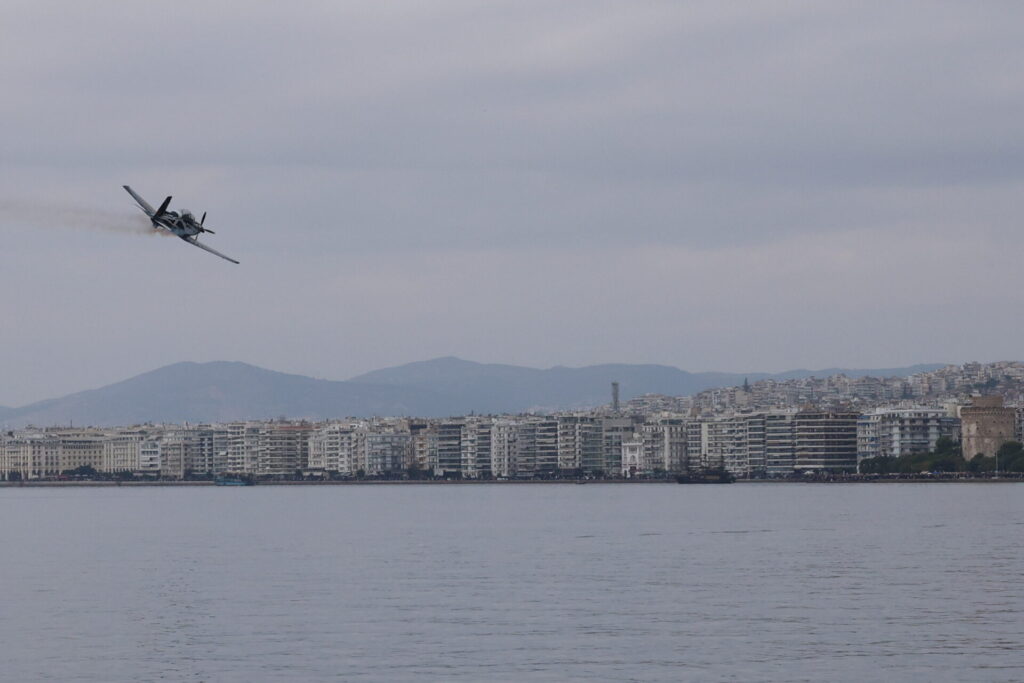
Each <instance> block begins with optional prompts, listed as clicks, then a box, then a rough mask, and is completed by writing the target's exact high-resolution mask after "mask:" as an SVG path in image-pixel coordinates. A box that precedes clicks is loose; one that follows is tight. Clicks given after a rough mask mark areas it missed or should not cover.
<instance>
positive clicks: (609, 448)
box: [587, 417, 640, 475]
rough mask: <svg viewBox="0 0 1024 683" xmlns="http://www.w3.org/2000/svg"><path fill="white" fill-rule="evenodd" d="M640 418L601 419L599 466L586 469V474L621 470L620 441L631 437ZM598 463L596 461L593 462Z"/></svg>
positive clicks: (609, 472)
mask: <svg viewBox="0 0 1024 683" xmlns="http://www.w3.org/2000/svg"><path fill="white" fill-rule="evenodd" d="M639 422H640V419H638V418H635V417H605V418H602V419H601V445H602V448H601V454H602V457H601V461H600V463H599V464H600V467H596V468H594V469H593V470H587V472H588V474H593V473H605V474H610V475H615V474H616V473H619V472H621V471H622V442H623V441H628V440H630V439H631V438H633V434H634V432H635V431H636V426H637V424H638V423H639ZM595 464H598V463H595Z"/></svg>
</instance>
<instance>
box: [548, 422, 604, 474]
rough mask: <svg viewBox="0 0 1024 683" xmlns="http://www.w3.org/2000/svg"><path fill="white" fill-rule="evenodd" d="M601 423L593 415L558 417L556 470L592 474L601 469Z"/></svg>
mask: <svg viewBox="0 0 1024 683" xmlns="http://www.w3.org/2000/svg"><path fill="white" fill-rule="evenodd" d="M601 455H602V443H601V421H600V419H599V418H598V417H597V416H594V415H560V416H558V469H559V470H562V471H587V472H593V471H595V470H597V469H600V468H601V460H602V457H601Z"/></svg>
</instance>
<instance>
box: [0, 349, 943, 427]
mask: <svg viewBox="0 0 1024 683" xmlns="http://www.w3.org/2000/svg"><path fill="white" fill-rule="evenodd" d="M940 367H943V364H924V365H914V366H910V367H904V368H883V369H874V370H850V369H842V368H828V369H825V370H817V371H811V370H791V371H788V372H783V373H777V374H769V373H747V374H743V373H726V372H698V373H692V372H686V371H685V370H680V369H679V368H675V367H671V366H667V365H627V364H611V365H591V366H586V367H581V368H569V367H561V366H559V367H553V368H547V369H537V368H527V367H520V366H515V365H502V364H484V363H474V362H471V361H466V360H462V359H459V358H453V357H446V358H436V359H433V360H428V361H421V362H416V363H409V364H406V365H400V366H396V367H391V368H385V369H382V370H375V371H373V372H369V373H366V374H364V375H359V376H358V377H353V378H352V379H350V380H346V381H332V380H324V379H314V378H312V377H305V376H302V375H291V374H286V373H282V372H275V371H272V370H266V369H264V368H260V367H256V366H253V365H248V364H246V363H240V362H229V361H214V362H209V363H192V362H182V363H174V364H173V365H167V366H165V367H162V368H159V369H157V370H153V371H151V372H147V373H143V374H141V375H137V376H135V377H132V378H130V379H126V380H124V381H122V382H117V383H115V384H110V385H108V386H105V387H101V388H99V389H92V390H89V391H81V392H78V393H74V394H70V395H68V396H64V397H62V398H54V399H48V400H45V401H39V402H37V403H32V404H30V405H26V406H22V407H20V408H2V407H0V424H2V425H4V426H6V427H7V428H8V429H14V428H17V427H22V426H25V425H29V424H34V425H38V426H46V425H58V424H69V423H74V424H77V425H83V426H84V425H93V426H115V425H130V424H141V423H145V422H168V423H183V422H226V421H232V420H246V419H254V420H256V419H270V418H275V417H289V418H309V419H314V420H322V419H329V418H337V417H369V416H374V415H391V416H403V415H410V416H418V417H445V416H449V415H466V414H469V413H473V412H475V413H519V412H525V411H529V410H545V409H557V408H582V407H591V406H596V405H601V404H605V403H608V402H609V401H610V399H611V388H610V385H611V382H613V381H617V382H619V383H620V386H621V390H622V393H621V398H622V400H623V401H625V400H628V399H629V398H631V397H633V396H639V395H642V394H649V393H656V394H667V395H673V396H687V395H692V394H696V393H699V392H701V391H704V390H705V389H711V388H716V387H726V386H736V385H738V384H742V383H743V381H744V379H748V380H750V381H751V382H754V381H757V380H760V379H768V378H771V379H779V380H783V379H794V378H800V377H810V376H812V375H813V376H818V377H825V376H828V375H834V374H839V373H844V374H846V375H847V376H850V377H863V376H877V377H894V376H896V377H898V376H907V375H911V374H914V373H918V372H927V371H930V370H935V369H938V368H940Z"/></svg>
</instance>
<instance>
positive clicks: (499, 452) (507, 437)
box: [491, 418, 519, 479]
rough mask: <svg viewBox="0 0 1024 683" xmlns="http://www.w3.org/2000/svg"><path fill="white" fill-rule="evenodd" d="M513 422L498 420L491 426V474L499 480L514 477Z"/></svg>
mask: <svg viewBox="0 0 1024 683" xmlns="http://www.w3.org/2000/svg"><path fill="white" fill-rule="evenodd" d="M518 435H519V424H518V422H516V421H515V420H511V419H502V418H498V419H496V420H494V422H493V423H492V424H491V474H492V476H494V477H497V478H499V479H507V478H510V477H514V476H516V455H517V450H518V445H517V437H518Z"/></svg>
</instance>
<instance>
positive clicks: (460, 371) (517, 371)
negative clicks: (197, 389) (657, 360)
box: [352, 356, 945, 414]
mask: <svg viewBox="0 0 1024 683" xmlns="http://www.w3.org/2000/svg"><path fill="white" fill-rule="evenodd" d="M944 365H945V364H942V363H938V364H927V365H914V366H911V367H906V368H884V369H879V370H849V369H844V368H830V369H827V370H791V371H788V372H783V373H778V374H770V373H763V372H750V373H729V372H687V371H685V370H680V369H679V368H675V367H672V366H669V365H627V364H609V365H590V366H585V367H582V368H567V367H562V366H557V367H553V368H548V369H546V370H540V369H536V368H524V367H519V366H515V365H502V364H484V363H474V362H471V361H466V360H462V359H459V358H455V357H452V356H449V357H445V358H435V359H434V360H427V361H419V362H416V363H409V364H407V365H399V366H396V367H391V368H385V369H383V370H375V371H373V372H368V373H366V374H365V375H359V376H358V377H354V378H353V379H352V381H354V382H363V383H366V384H386V385H390V386H395V387H410V388H420V389H427V388H429V389H430V390H432V391H434V392H436V393H438V394H440V395H442V396H444V397H449V398H455V397H458V398H459V399H460V400H461V401H465V402H466V403H464V404H463V405H468V406H475V408H470V409H475V410H476V411H477V412H517V411H522V410H525V409H530V408H572V407H578V406H594V405H601V404H604V403H608V402H609V401H610V400H611V383H612V382H613V381H617V382H619V385H620V389H621V398H622V400H628V399H629V398H632V397H634V396H639V395H641V394H666V395H670V396H691V395H693V394H697V393H700V392H701V391H704V390H705V389H714V388H718V387H729V386H738V385H740V384H743V380H744V379H749V380H750V381H751V382H755V381H757V380H761V379H778V380H783V379H798V378H802V377H812V376H816V377H826V376H828V375H836V374H840V373H844V374H846V375H847V376H849V377H866V376H877V377H903V376H907V375H912V374H915V373H918V372H927V371H930V370H937V369H939V368H941V367H944ZM452 414H454V413H452Z"/></svg>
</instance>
